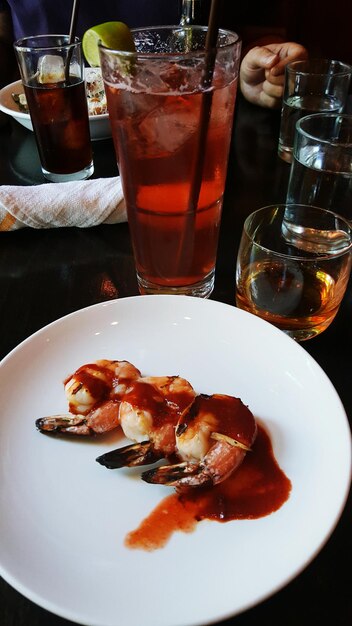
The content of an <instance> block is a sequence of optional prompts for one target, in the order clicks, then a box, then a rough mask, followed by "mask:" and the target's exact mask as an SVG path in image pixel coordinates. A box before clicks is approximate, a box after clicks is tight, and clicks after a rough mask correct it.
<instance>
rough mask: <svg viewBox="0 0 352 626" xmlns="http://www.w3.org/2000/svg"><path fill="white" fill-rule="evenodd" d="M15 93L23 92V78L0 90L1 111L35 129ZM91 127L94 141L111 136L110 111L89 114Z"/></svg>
mask: <svg viewBox="0 0 352 626" xmlns="http://www.w3.org/2000/svg"><path fill="white" fill-rule="evenodd" d="M13 93H23V85H22V81H21V80H17V81H15V82H14V83H11V84H10V85H6V87H3V88H2V89H1V90H0V111H2V112H3V113H6V115H11V117H13V118H14V119H15V120H16V121H17V122H18V123H19V124H21V125H22V126H24V127H25V128H27V129H28V130H33V126H32V121H31V117H30V115H29V113H24V112H22V111H20V110H19V108H18V106H17V104H16V102H14V100H13V98H12V94H13ZM89 128H90V136H91V139H92V141H97V140H100V139H108V138H109V137H111V127H110V120H109V115H108V113H103V114H102V115H90V116H89Z"/></svg>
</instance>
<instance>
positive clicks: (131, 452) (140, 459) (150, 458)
mask: <svg viewBox="0 0 352 626" xmlns="http://www.w3.org/2000/svg"><path fill="white" fill-rule="evenodd" d="M161 458H162V456H161V454H160V453H158V452H156V450H154V447H153V444H152V443H151V442H150V441H142V443H134V444H131V445H129V446H124V447H123V448H118V449H117V450H111V452H106V453H105V454H102V455H101V456H98V457H97V459H96V461H97V462H98V463H100V465H104V467H107V468H108V469H118V468H119V467H138V466H139V465H150V464H151V463H156V461H158V460H159V459H161Z"/></svg>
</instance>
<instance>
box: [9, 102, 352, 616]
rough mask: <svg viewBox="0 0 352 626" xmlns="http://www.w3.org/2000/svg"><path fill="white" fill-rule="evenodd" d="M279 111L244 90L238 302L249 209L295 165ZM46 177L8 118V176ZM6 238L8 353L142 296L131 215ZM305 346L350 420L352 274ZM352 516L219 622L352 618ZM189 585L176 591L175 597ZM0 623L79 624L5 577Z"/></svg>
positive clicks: (229, 201)
mask: <svg viewBox="0 0 352 626" xmlns="http://www.w3.org/2000/svg"><path fill="white" fill-rule="evenodd" d="M279 119H280V115H279V112H278V111H269V110H265V109H261V108H258V107H254V106H252V105H249V104H248V103H247V102H245V101H243V100H242V99H241V98H239V99H238V103H237V110H236V115H235V125H234V132H233V141H232V146H231V154H230V162H229V169H228V177H227V186H226V193H225V201H224V209H223V218H222V226H221V234H220V242H219V251H218V262H217V270H216V281H215V289H214V292H213V294H212V296H211V299H213V300H218V301H221V302H224V303H227V304H231V305H234V303H235V263H236V254H237V248H238V244H239V239H240V235H241V230H242V225H243V221H244V219H245V217H246V216H247V215H248V214H249V213H251V212H252V211H253V210H255V209H257V208H259V207H261V206H264V205H267V204H272V203H274V202H282V201H284V199H285V189H286V185H287V180H288V174H289V166H288V165H287V164H286V163H284V162H283V161H281V160H280V159H279V158H278V156H277V141H278V132H279ZM93 150H94V162H95V173H94V177H96V178H98V177H99V178H100V177H110V176H115V175H117V174H118V170H117V166H116V161H115V155H114V150H113V145H112V141H111V140H109V139H108V140H104V141H101V142H94V144H93ZM42 182H44V181H43V179H42V176H41V172H40V166H39V159H38V157H37V152H36V147H35V142H34V137H33V134H32V133H31V132H30V131H28V130H26V129H24V128H22V127H21V126H20V125H19V124H18V123H16V122H14V121H11V120H10V118H6V119H5V118H1V126H0V184H1V185H5V184H7V185H32V184H39V183H42ZM0 243H1V245H0V303H1V306H0V319H1V335H0V358H3V357H5V356H6V355H7V354H8V353H9V352H10V351H11V350H12V349H13V348H15V347H16V346H17V345H18V344H19V343H21V342H22V341H23V340H24V339H26V338H27V337H29V336H30V335H31V334H32V333H34V332H35V331H37V330H38V329H40V328H42V327H43V326H45V325H47V324H49V323H50V322H52V321H55V320H57V319H58V318H60V317H63V316H65V315H67V314H69V313H71V312H73V311H76V310H79V309H82V308H84V307H86V306H89V305H92V304H96V303H99V302H102V301H106V300H111V299H115V298H123V297H126V296H135V295H138V289H137V282H136V278H135V272H134V263H133V257H132V250H131V245H130V239H129V233H128V225H127V224H118V225H101V226H96V227H94V228H90V229H78V228H62V229H60V228H58V229H48V230H31V229H28V228H25V229H21V230H18V231H16V232H12V233H11V232H10V233H0ZM302 346H303V348H304V349H305V350H307V352H308V353H309V354H310V355H311V356H312V357H313V358H314V359H315V360H316V361H317V362H318V364H319V365H320V366H321V367H322V368H323V370H324V371H325V373H326V374H327V375H328V377H329V378H330V380H331V381H332V383H333V385H334V387H335V389H336V391H337V392H338V394H339V396H340V398H341V400H342V403H343V405H344V407H345V410H346V413H347V415H348V416H349V420H350V423H351V416H352V394H351V362H352V357H351V354H352V281H350V284H349V286H348V289H347V293H346V295H345V298H344V301H343V303H342V306H341V308H340V311H339V313H338V315H337V317H336V319H335V321H334V322H333V323H332V325H331V326H330V327H329V328H328V329H327V330H326V331H325V332H323V333H322V334H321V335H319V336H318V337H316V338H314V339H311V340H310V341H307V342H305V343H304V344H302ZM331 436H332V437H333V432H332V433H331ZM329 462H330V459H329V458H326V463H329ZM326 498H329V493H326ZM351 522H352V507H351V496H350V497H349V500H348V502H347V504H346V507H345V509H344V512H343V514H342V516H341V518H340V520H339V522H338V524H337V527H336V528H335V530H334V532H333V533H332V535H331V537H330V538H329V539H328V541H327V543H326V545H325V546H324V547H323V549H322V550H321V551H320V553H319V554H318V555H317V556H316V557H315V558H314V560H313V561H312V562H311V563H310V564H309V565H308V566H307V567H306V569H304V571H303V572H302V573H301V574H300V575H299V576H298V577H297V578H295V579H294V580H293V581H292V582H290V583H289V584H288V585H287V586H285V587H284V588H283V589H282V590H280V591H279V592H277V593H276V594H274V595H273V596H272V597H270V598H268V599H267V600H265V601H263V602H262V603H261V604H259V605H257V606H255V607H254V608H251V609H249V610H247V611H245V612H244V613H241V614H239V615H237V616H235V617H233V618H232V619H228V620H225V621H222V622H219V623H218V624H217V626H220V624H221V626H225V625H226V626H230V625H233V626H234V625H235V624H236V626H254V625H255V626H258V625H269V624H270V626H283V625H284V626H298V625H299V626H312V625H314V624H319V623H330V624H332V625H333V626H347V625H348V624H351V623H352V594H351V584H350V581H351V577H350V565H351V557H352V552H351V544H352V532H351ZM292 541H293V542H294V537H292ZM239 567H240V564H239ZM195 575H196V573H195ZM181 589H182V583H181ZM181 589H179V590H175V602H177V597H178V593H180V592H181ZM214 593H216V578H215V579H214ZM116 620H117V621H116V625H117V626H128V625H127V624H126V625H125V624H119V621H118V614H117V616H116ZM142 623H143V622H141V626H142ZM0 624H1V625H2V626H71V625H73V622H69V621H68V620H65V619H62V618H60V617H58V616H56V615H53V614H51V613H49V612H48V611H46V610H44V609H43V608H41V607H39V606H37V605H35V604H34V603H32V602H31V601H30V600H28V599H26V598H25V597H23V596H22V595H21V594H20V593H18V592H17V591H15V590H14V589H13V588H12V587H11V586H10V585H8V584H7V582H5V581H4V580H1V581H0ZM180 626H183V625H182V624H180Z"/></svg>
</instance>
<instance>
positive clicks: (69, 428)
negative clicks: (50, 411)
mask: <svg viewBox="0 0 352 626" xmlns="http://www.w3.org/2000/svg"><path fill="white" fill-rule="evenodd" d="M35 425H36V427H37V429H38V430H39V431H40V432H41V433H52V434H57V433H67V434H69V435H92V434H94V433H93V431H92V429H91V428H90V427H89V426H88V424H87V420H86V418H85V417H84V416H83V415H49V416H48V417H40V418H39V419H37V420H36V422H35Z"/></svg>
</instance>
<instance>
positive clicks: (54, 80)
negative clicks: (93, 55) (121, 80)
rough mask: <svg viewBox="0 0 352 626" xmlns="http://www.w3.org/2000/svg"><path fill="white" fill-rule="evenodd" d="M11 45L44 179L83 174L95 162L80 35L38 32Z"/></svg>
mask: <svg viewBox="0 0 352 626" xmlns="http://www.w3.org/2000/svg"><path fill="white" fill-rule="evenodd" d="M14 46H15V51H16V56H17V61H18V65H19V68H20V72H21V77H22V82H23V86H24V90H25V94H26V99H27V103H28V108H29V113H30V116H31V120H32V125H33V130H34V134H35V139H36V143H37V147H38V152H39V157H40V161H41V166H42V172H43V174H44V176H45V178H46V179H47V180H50V181H52V182H65V181H70V180H80V179H85V178H88V177H89V176H91V175H92V174H93V170H94V167H93V161H92V146H91V141H90V132H89V117H88V105H87V97H86V89H85V83H84V66H83V59H82V52H81V42H80V40H79V39H78V38H76V39H75V41H74V42H73V43H69V37H68V35H38V36H34V37H25V38H23V39H19V40H17V41H16V42H15V44H14Z"/></svg>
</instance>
